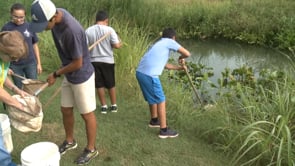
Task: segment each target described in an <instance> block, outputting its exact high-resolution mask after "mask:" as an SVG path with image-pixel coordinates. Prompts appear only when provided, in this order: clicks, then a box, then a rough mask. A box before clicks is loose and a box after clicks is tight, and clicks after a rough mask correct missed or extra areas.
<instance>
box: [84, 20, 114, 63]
mask: <svg viewBox="0 0 295 166" xmlns="http://www.w3.org/2000/svg"><path fill="white" fill-rule="evenodd" d="M85 33H86V37H87V42H88V45H90V46H91V45H92V44H93V43H95V42H96V41H98V40H99V39H100V38H102V37H103V36H104V35H106V34H108V33H110V35H108V36H107V37H106V38H105V39H104V40H102V41H101V42H100V43H99V44H97V45H96V46H95V47H94V48H93V49H92V50H90V56H91V62H104V63H109V64H114V63H115V60H114V55H113V48H112V46H111V44H118V43H120V41H119V37H118V35H117V33H116V32H115V30H114V29H113V28H112V27H110V26H106V25H98V24H95V25H92V26H90V27H89V28H87V29H86V31H85Z"/></svg>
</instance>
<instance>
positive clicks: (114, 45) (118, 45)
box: [112, 36, 122, 49]
mask: <svg viewBox="0 0 295 166" xmlns="http://www.w3.org/2000/svg"><path fill="white" fill-rule="evenodd" d="M118 38H119V43H116V44H112V48H116V49H118V48H121V47H122V41H121V39H120V37H119V36H118Z"/></svg>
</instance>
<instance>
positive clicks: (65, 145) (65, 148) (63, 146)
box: [59, 140, 78, 155]
mask: <svg viewBox="0 0 295 166" xmlns="http://www.w3.org/2000/svg"><path fill="white" fill-rule="evenodd" d="M77 146H78V144H77V142H76V141H75V140H74V142H73V143H71V144H69V143H68V141H66V140H65V141H64V142H63V143H62V144H61V145H60V146H59V153H60V154H61V155H63V154H65V153H66V152H67V151H68V150H71V149H75V148H76V147H77Z"/></svg>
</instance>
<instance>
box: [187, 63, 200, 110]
mask: <svg viewBox="0 0 295 166" xmlns="http://www.w3.org/2000/svg"><path fill="white" fill-rule="evenodd" d="M183 67H184V71H185V74H186V76H187V77H188V80H189V83H190V85H191V87H192V88H193V91H194V92H195V95H196V97H197V99H198V100H199V102H200V104H201V105H203V103H202V100H201V98H200V96H199V94H198V92H197V88H196V87H195V86H194V84H193V81H192V78H191V76H190V75H189V73H188V71H187V66H185V64H183Z"/></svg>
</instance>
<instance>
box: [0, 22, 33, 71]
mask: <svg viewBox="0 0 295 166" xmlns="http://www.w3.org/2000/svg"><path fill="white" fill-rule="evenodd" d="M14 30H17V31H19V32H20V33H21V34H23V36H24V38H25V40H26V42H27V44H28V47H29V55H28V56H27V57H26V58H23V59H20V60H18V61H17V62H15V61H13V62H11V64H14V65H23V64H28V63H36V55H35V52H34V49H33V45H34V44H35V43H37V42H38V37H37V35H36V33H34V32H30V31H29V23H27V22H25V23H23V24H21V25H16V24H15V23H13V22H8V23H6V24H5V25H4V26H3V27H2V29H1V31H14Z"/></svg>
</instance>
